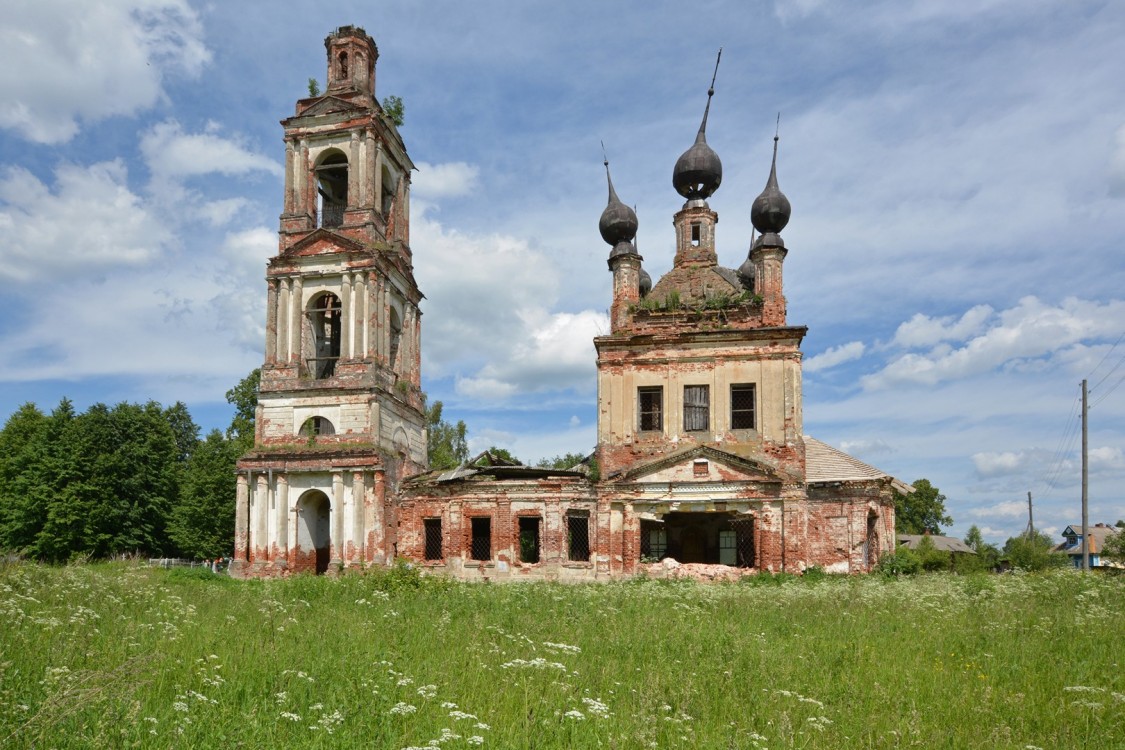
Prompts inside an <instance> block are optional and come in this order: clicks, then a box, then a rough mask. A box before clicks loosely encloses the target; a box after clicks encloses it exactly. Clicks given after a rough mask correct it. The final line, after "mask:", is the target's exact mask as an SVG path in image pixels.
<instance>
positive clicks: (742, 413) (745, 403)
mask: <svg viewBox="0 0 1125 750" xmlns="http://www.w3.org/2000/svg"><path fill="white" fill-rule="evenodd" d="M755 391H756V389H755V387H754V384H753V383H744V384H741V385H732V386H731V387H730V428H731V429H732V430H753V429H756V427H755V407H754V403H755V400H756V399H755Z"/></svg>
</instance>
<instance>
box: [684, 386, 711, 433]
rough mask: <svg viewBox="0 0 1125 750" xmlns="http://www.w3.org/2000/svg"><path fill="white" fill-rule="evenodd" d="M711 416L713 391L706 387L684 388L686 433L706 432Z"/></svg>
mask: <svg viewBox="0 0 1125 750" xmlns="http://www.w3.org/2000/svg"><path fill="white" fill-rule="evenodd" d="M710 415H711V389H710V386H706V385H685V386H684V432H696V431H699V430H706V429H707V427H708V422H709V418H710Z"/></svg>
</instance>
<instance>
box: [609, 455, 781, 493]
mask: <svg viewBox="0 0 1125 750" xmlns="http://www.w3.org/2000/svg"><path fill="white" fill-rule="evenodd" d="M624 479H625V480H626V481H631V482H674V483H680V482H707V483H712V482H766V483H771V484H775V483H784V482H786V481H792V478H791V477H787V476H786V475H784V474H782V473H781V472H779V471H778V470H777V469H776V468H774V467H772V466H770V465H769V464H767V463H766V462H764V461H757V460H754V459H752V458H745V457H743V456H737V455H735V454H733V453H728V452H726V451H722V450H719V449H717V448H712V447H710V446H707V445H700V446H695V447H693V448H689V449H687V450H683V451H680V452H678V453H673V454H671V455H666V456H660V457H659V458H655V459H653V460H652V461H648V462H646V463H642V464H639V465H637V466H634V467H633V468H632V469H630V470H629V471H627V472H626V473H625V476H624Z"/></svg>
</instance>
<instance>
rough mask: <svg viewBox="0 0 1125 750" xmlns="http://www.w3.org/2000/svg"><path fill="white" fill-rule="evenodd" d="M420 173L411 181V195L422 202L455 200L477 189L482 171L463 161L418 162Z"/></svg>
mask: <svg viewBox="0 0 1125 750" xmlns="http://www.w3.org/2000/svg"><path fill="white" fill-rule="evenodd" d="M417 166H418V172H417V173H416V174H415V175H414V177H413V178H412V179H411V183H410V190H411V195H412V196H413V197H415V198H419V199H421V200H436V199H438V198H454V197H457V196H460V195H467V194H468V193H470V192H472V191H473V190H475V189H476V188H477V181H478V177H479V176H480V170H479V169H478V168H477V167H476V166H475V165H472V164H466V163H465V162H463V161H455V162H446V163H445V164H428V163H426V162H418V165H417Z"/></svg>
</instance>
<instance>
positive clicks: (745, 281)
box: [738, 258, 754, 292]
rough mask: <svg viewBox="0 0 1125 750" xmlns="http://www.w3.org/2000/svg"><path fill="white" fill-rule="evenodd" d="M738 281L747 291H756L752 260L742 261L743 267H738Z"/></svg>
mask: <svg viewBox="0 0 1125 750" xmlns="http://www.w3.org/2000/svg"><path fill="white" fill-rule="evenodd" d="M738 279H739V281H741V282H742V286H744V287H745V288H746V290H747V291H750V292H753V291H754V264H753V263H752V262H751V260H750V258H746V260H744V261H742V265H741V266H739V267H738Z"/></svg>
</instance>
